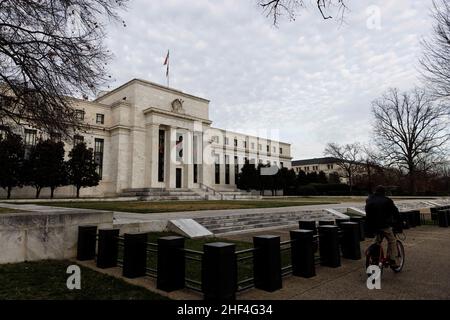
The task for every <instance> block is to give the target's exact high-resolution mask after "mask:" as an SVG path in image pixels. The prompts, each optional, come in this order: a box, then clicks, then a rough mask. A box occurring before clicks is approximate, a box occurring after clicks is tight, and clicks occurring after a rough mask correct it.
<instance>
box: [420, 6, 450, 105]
mask: <svg viewBox="0 0 450 320" xmlns="http://www.w3.org/2000/svg"><path fill="white" fill-rule="evenodd" d="M432 17H433V18H434V20H435V23H434V34H433V36H432V37H431V38H430V39H426V40H422V47H423V50H424V52H423V55H422V58H421V59H420V65H421V67H422V68H421V73H422V76H423V79H424V80H425V82H426V84H427V86H428V87H430V88H431V90H432V93H433V94H434V95H435V96H436V97H438V98H450V3H449V2H448V1H447V0H433V9H432Z"/></svg>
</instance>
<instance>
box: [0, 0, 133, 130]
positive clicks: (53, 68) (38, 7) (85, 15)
mask: <svg viewBox="0 0 450 320" xmlns="http://www.w3.org/2000/svg"><path fill="white" fill-rule="evenodd" d="M127 1H128V0H41V1H33V0H21V1H14V0H2V1H0V122H2V123H11V122H14V123H23V122H26V123H29V124H30V125H33V126H35V127H36V128H39V129H42V130H44V131H47V132H55V133H62V134H64V135H68V134H69V132H70V130H71V129H72V128H74V127H77V126H79V125H80V123H79V120H78V119H77V117H76V115H75V113H74V112H73V111H74V110H73V108H72V101H73V100H72V99H67V97H69V96H70V97H72V96H75V97H80V98H81V97H87V96H89V95H91V94H95V90H96V89H97V88H98V87H99V86H100V85H103V84H104V83H105V82H106V81H107V80H108V79H109V76H108V74H107V70H106V66H107V62H108V59H109V58H110V53H109V51H108V50H107V49H106V48H105V47H104V46H103V39H104V37H105V32H104V25H103V24H102V22H101V21H106V20H107V19H110V20H118V16H117V13H116V10H117V9H119V8H121V7H123V6H124V5H125V3H126V2H127Z"/></svg>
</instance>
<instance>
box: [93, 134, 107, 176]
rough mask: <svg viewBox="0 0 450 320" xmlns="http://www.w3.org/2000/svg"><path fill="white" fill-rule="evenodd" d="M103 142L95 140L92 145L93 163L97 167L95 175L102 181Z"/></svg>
mask: <svg viewBox="0 0 450 320" xmlns="http://www.w3.org/2000/svg"><path fill="white" fill-rule="evenodd" d="M104 145H105V141H104V140H103V139H95V145H94V161H95V164H96V165H97V173H98V175H99V176H100V180H101V179H102V174H103V149H104Z"/></svg>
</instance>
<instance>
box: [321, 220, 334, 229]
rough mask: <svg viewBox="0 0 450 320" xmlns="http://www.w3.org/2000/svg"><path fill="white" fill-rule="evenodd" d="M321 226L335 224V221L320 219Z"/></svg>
mask: <svg viewBox="0 0 450 320" xmlns="http://www.w3.org/2000/svg"><path fill="white" fill-rule="evenodd" d="M320 226H334V221H333V220H320V221H319V227H320Z"/></svg>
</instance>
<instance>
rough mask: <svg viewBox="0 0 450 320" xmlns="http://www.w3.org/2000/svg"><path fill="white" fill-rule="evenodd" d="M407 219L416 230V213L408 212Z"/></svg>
mask: <svg viewBox="0 0 450 320" xmlns="http://www.w3.org/2000/svg"><path fill="white" fill-rule="evenodd" d="M406 217H407V219H408V223H409V225H410V227H411V228H415V227H416V218H415V216H414V211H408V212H406Z"/></svg>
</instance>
